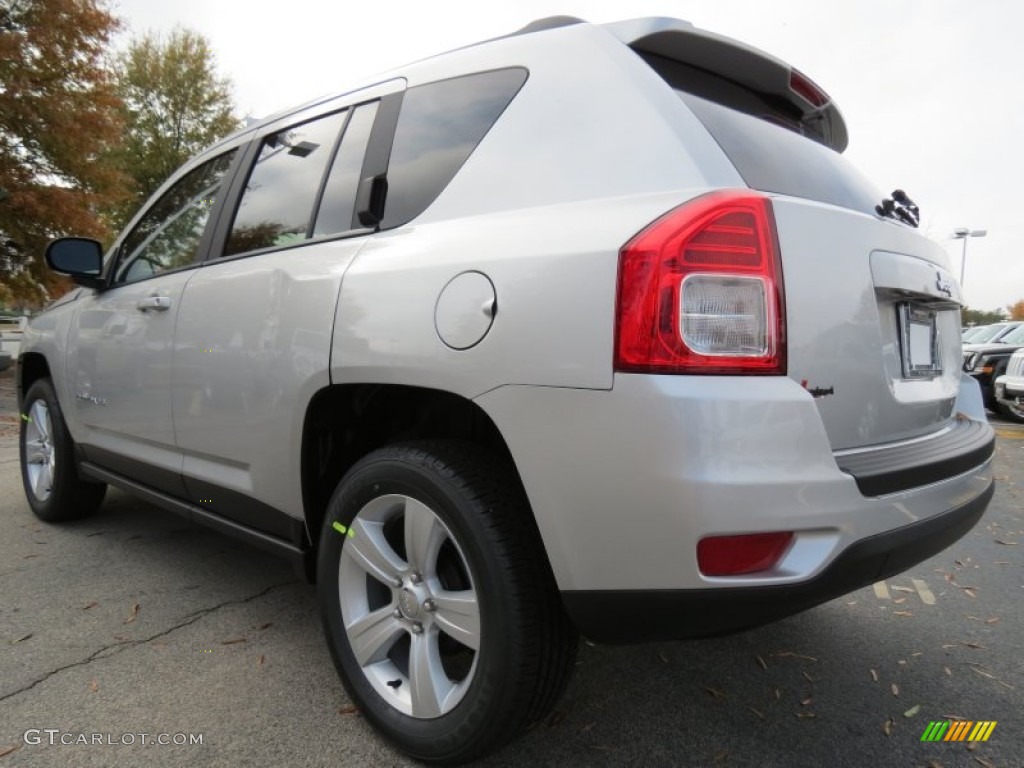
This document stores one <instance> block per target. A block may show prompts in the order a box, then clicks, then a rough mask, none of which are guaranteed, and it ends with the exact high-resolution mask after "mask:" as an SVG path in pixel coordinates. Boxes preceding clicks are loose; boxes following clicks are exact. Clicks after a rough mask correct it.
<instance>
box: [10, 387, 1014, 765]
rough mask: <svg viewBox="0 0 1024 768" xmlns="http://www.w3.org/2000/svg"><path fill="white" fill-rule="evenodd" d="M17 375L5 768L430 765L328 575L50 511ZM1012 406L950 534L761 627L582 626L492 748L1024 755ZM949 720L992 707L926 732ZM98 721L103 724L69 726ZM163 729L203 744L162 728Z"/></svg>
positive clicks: (513, 751)
mask: <svg viewBox="0 0 1024 768" xmlns="http://www.w3.org/2000/svg"><path fill="white" fill-rule="evenodd" d="M12 383H13V382H12V379H11V376H10V372H7V373H4V374H0V531H2V536H0V580H2V582H0V583H2V593H0V594H2V599H0V644H2V646H3V648H4V652H3V653H2V654H0V768H2V767H3V766H54V765H64V766H133V765H143V764H145V765H147V766H170V765H182V764H185V763H189V764H197V765H203V766H243V765H253V766H255V765H260V766H262V765H275V766H277V765H281V766H307V765H308V766H320V765H325V766H326V765H344V766H382V765H411V764H412V763H410V762H409V761H408V760H406V759H405V758H404V757H402V756H401V755H399V754H398V753H396V752H394V751H393V750H391V749H390V748H389V747H388V746H387V745H386V744H384V743H383V742H382V741H381V740H380V739H378V738H377V737H376V736H375V734H374V733H373V732H372V731H371V730H370V728H369V727H368V726H367V725H366V724H365V723H364V722H363V721H362V719H361V718H360V716H359V714H358V713H357V712H355V711H354V709H353V708H352V707H351V706H350V704H349V702H348V700H347V698H346V695H345V692H344V690H343V688H342V686H341V684H340V682H339V681H338V678H337V676H336V674H335V671H334V668H333V665H332V663H331V660H330V658H329V656H328V653H327V649H326V646H325V643H324V641H323V637H322V630H321V626H320V622H319V619H318V616H317V611H316V607H315V599H314V590H313V588H312V587H310V586H308V585H306V584H304V583H301V582H300V581H299V580H298V579H297V577H296V576H295V575H294V573H293V572H292V571H291V570H290V569H289V568H288V567H287V566H286V565H284V564H283V563H281V562H279V561H277V560H275V559H273V558H272V557H270V556H269V555H265V554H264V553H262V552H260V551H258V550H255V549H251V548H249V547H247V546H244V545H242V544H239V543H236V542H234V541H233V540H231V539H228V538H225V537H223V536H221V535H219V534H216V533H212V532H210V531H207V530H205V529H202V528H197V527H194V526H192V525H191V524H189V523H187V522H185V521H183V520H182V519H180V518H178V517H176V516H174V515H172V514H170V513H167V512H164V511H162V510H159V509H156V508H154V507H151V506H149V505H147V504H143V503H140V502H137V501H135V500H133V499H132V498H130V497H128V496H126V495H124V494H122V493H120V492H116V491H111V492H110V493H109V494H108V497H107V502H106V504H105V505H104V508H103V510H102V512H101V513H100V514H99V515H97V516H95V517H93V518H91V519H88V520H85V521H81V522H78V523H74V524H71V525H67V526H61V527H55V526H50V525H46V524H43V523H40V522H38V521H36V520H35V519H34V518H33V516H32V515H31V513H30V511H29V507H28V505H27V504H26V503H25V501H24V499H23V495H22V490H21V482H20V478H19V472H18V457H17V444H16V437H15V436H16V429H17V414H16V412H15V411H14V404H13V400H12ZM996 426H997V430H998V434H999V438H998V445H997V449H996V458H995V463H996V475H997V479H998V489H997V492H996V496H995V499H994V501H993V503H992V505H991V506H990V508H989V510H988V512H987V513H986V515H985V517H984V518H983V520H982V521H981V522H980V523H979V525H978V526H977V527H976V528H975V529H974V530H973V531H972V532H971V533H970V534H968V535H967V536H966V537H965V538H964V539H963V540H961V541H960V542H958V543H956V544H955V545H954V546H953V547H951V548H950V549H949V550H947V551H946V552H943V553H941V554H940V555H938V556H937V557H935V558H932V559H931V560H928V561H926V562H924V563H922V564H920V565H918V566H916V567H915V568H913V569H912V570H911V571H910V572H908V573H905V574H901V575H899V576H897V577H895V578H893V579H890V580H888V581H887V582H884V583H879V584H876V585H874V586H873V587H868V588H865V589H862V590H860V591H859V592H857V593H854V594H852V595H849V596H847V597H845V598H841V599H838V600H835V601H833V602H831V603H828V604H826V605H823V606H821V607H819V608H817V609H814V610H812V611H809V612H807V613H804V614H802V615H800V616H796V617H793V618H791V619H788V620H785V621H782V622H778V623H776V624H773V625H770V626H767V627H763V628H760V629H757V630H754V631H751V632H747V633H744V634H740V635H736V636H732V637H727V638H718V639H710V640H702V641H697V642H685V643H658V644H650V645H640V646H633V647H611V646H593V645H590V644H584V645H583V646H582V647H581V649H580V656H579V661H578V667H577V669H576V675H575V678H574V679H573V681H572V683H571V685H570V688H569V691H568V694H567V695H566V697H565V698H564V699H563V701H562V702H561V703H560V705H559V706H558V708H557V710H556V711H555V713H554V714H553V715H552V716H551V717H550V718H549V719H548V720H547V721H546V722H544V723H541V724H539V725H537V726H536V727H535V728H533V729H532V730H531V731H530V732H529V733H527V734H526V735H525V736H524V738H522V739H520V740H519V741H517V742H516V743H514V744H513V745H511V746H510V747H508V748H507V749H505V750H504V751H503V752H501V753H499V754H498V755H497V756H496V757H494V758H493V759H492V760H490V761H488V762H487V764H488V765H524V764H526V765H536V766H547V765H574V766H575V765H601V766H604V765H607V766H620V765H635V766H659V765H684V766H758V767H760V768H764V767H769V766H822V765H858V766H861V765H867V766H945V767H946V768H950V767H952V766H979V765H980V766H999V767H1000V768H1007V767H1011V766H1021V765H1024V757H1022V756H1024V718H1022V713H1024V664H1022V661H1021V658H1022V651H1024V621H1022V610H1021V605H1022V602H1024V427H1019V426H1016V425H1011V424H1008V423H1005V422H1002V421H1000V422H999V423H998V424H996ZM947 719H949V720H972V721H982V720H988V721H996V722H997V726H996V727H995V729H994V731H993V732H992V735H991V737H990V738H989V740H988V741H986V742H983V743H966V742H965V743H941V742H940V743H922V742H921V741H920V738H921V735H922V732H923V731H924V730H925V728H926V727H927V726H928V724H929V722H930V721H933V720H947ZM47 729H49V730H50V731H51V732H54V731H55V733H52V734H48V733H47V732H46V731H47ZM26 732H29V735H28V737H27V738H26V736H25V734H26ZM67 734H70V736H66V735H67ZM80 734H84V735H85V736H86V738H85V741H92V740H94V739H93V734H99V735H101V738H100V739H98V740H99V741H102V743H88V744H83V743H73V744H66V745H62V744H61V743H60V742H61V736H66V737H65V738H64V740H65V741H76V742H80V741H81V739H80V738H79V735H80ZM141 734H146V739H145V741H146V742H147V743H146V744H143V743H141V742H142V739H141V738H140V735H141ZM161 734H164V735H167V736H168V737H170V738H168V739H165V740H170V741H175V740H177V741H180V740H181V739H179V738H178V735H179V734H183V735H184V737H185V739H186V740H188V739H194V738H195V737H196V736H197V735H198V736H199V737H201V742H202V743H201V744H188V743H186V744H184V745H176V744H169V745H160V744H151V743H149V742H151V741H153V740H155V739H156V738H157V736H158V735H161ZM128 735H132V741H133V742H134V743H121V742H128V741H129V739H128V738H127V737H128ZM51 740H53V741H54V742H55V743H53V744H50V743H49V742H50V741H51ZM27 742H28V743H27ZM35 742H38V743H35ZM108 742H114V743H112V744H111V743H108Z"/></svg>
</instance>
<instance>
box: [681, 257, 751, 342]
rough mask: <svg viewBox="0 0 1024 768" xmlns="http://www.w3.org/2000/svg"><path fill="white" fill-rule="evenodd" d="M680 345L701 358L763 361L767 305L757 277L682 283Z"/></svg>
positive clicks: (715, 277) (691, 278)
mask: <svg viewBox="0 0 1024 768" xmlns="http://www.w3.org/2000/svg"><path fill="white" fill-rule="evenodd" d="M681 303H682V307H681V309H680V315H679V316H680V326H681V327H682V331H683V343H684V344H686V346H688V347H689V348H690V349H692V350H693V351H694V352H697V353H699V354H701V355H732V356H748V357H763V356H764V355H766V354H767V353H768V323H767V318H768V302H767V300H766V296H765V284H764V281H763V280H762V279H761V278H759V277H729V276H728V275H700V274H698V275H690V276H689V277H687V278H685V279H684V280H683V298H682V302H681Z"/></svg>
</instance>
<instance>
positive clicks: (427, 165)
mask: <svg viewBox="0 0 1024 768" xmlns="http://www.w3.org/2000/svg"><path fill="white" fill-rule="evenodd" d="M526 77H527V72H526V70H525V69H519V68H515V69H503V70H498V71H495V72H482V73H480V74H475V75H467V76H465V77H457V78H453V79H451V80H443V81H441V82H437V83H429V84H427V85H420V86H417V87H415V88H410V89H409V90H408V91H406V92H405V96H404V97H403V99H402V111H401V114H400V115H399V117H398V126H397V128H396V129H395V142H394V146H393V147H392V149H391V159H390V162H389V165H388V194H387V204H386V208H385V211H384V221H383V223H382V226H383V227H384V228H387V227H397V226H399V225H401V224H404V223H406V222H407V221H410V220H412V219H414V218H415V217H416V216H419V215H420V214H421V213H422V212H423V211H424V210H426V208H427V206H428V205H430V204H431V203H432V202H434V200H435V199H436V198H437V196H438V195H439V194H441V191H442V190H443V189H444V188H445V187H446V186H448V182H450V181H451V180H452V178H454V176H455V174H456V173H458V171H459V169H460V168H461V167H462V164H463V163H465V162H466V159H467V158H468V157H469V156H470V154H472V152H473V150H474V149H476V146H477V144H479V143H480V141H481V140H482V139H483V137H484V135H485V134H486V133H487V131H489V130H490V128H491V126H492V125H494V123H495V121H497V119H498V117H499V116H500V115H501V113H502V112H503V111H504V110H505V107H507V106H508V104H509V102H511V101H512V98H513V97H514V96H515V95H516V93H517V92H518V91H519V89H520V88H521V87H522V85H523V83H524V82H526Z"/></svg>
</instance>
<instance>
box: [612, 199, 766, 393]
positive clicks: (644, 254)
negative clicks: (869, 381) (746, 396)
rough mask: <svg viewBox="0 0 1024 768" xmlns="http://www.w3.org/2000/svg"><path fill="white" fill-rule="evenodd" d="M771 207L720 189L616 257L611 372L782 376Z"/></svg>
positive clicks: (690, 204)
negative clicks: (613, 369) (616, 279)
mask: <svg viewBox="0 0 1024 768" xmlns="http://www.w3.org/2000/svg"><path fill="white" fill-rule="evenodd" d="M783 306H784V303H783V296H782V266H781V263H780V261H779V248H778V238H777V236H776V233H775V219H774V216H773V214H772V207H771V201H770V200H769V199H768V198H767V197H765V196H764V195H761V194H758V193H755V192H751V191H750V190H723V191H719V192H712V193H710V194H708V195H704V196H703V197H699V198H697V199H695V200H691V201H690V202H688V203H685V204H684V205H681V206H680V207H678V208H676V209H675V210H673V211H670V212H669V213H667V214H666V215H665V216H662V217H661V218H660V219H658V220H657V221H655V222H654V223H653V224H651V225H650V226H649V227H647V229H645V230H643V231H642V232H641V233H640V234H638V235H637V236H636V237H634V238H633V239H632V240H630V241H629V242H628V243H627V244H626V245H625V246H624V247H623V249H622V251H621V253H620V255H619V285H618V301H617V307H616V329H615V330H616V339H615V369H616V370H617V371H630V372H646V373H718V374H783V373H785V367H786V363H785V316H784V313H783Z"/></svg>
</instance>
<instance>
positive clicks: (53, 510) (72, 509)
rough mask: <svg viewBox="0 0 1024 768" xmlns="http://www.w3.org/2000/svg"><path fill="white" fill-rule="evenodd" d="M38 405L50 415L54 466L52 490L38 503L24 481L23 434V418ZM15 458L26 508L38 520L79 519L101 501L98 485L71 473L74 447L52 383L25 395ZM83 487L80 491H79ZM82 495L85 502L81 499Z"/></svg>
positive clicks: (25, 424)
mask: <svg viewBox="0 0 1024 768" xmlns="http://www.w3.org/2000/svg"><path fill="white" fill-rule="evenodd" d="M38 401H42V402H44V403H45V404H46V407H47V409H48V410H49V413H50V429H51V431H52V433H53V434H52V435H51V439H52V442H53V450H54V454H55V455H56V458H57V465H56V467H55V468H54V473H53V487H52V489H51V490H50V496H49V498H47V499H46V501H40V500H39V499H38V498H37V497H36V495H35V493H34V492H33V491H32V488H31V485H30V483H29V479H28V466H27V463H26V444H25V434H26V431H27V429H28V421H27V420H26V419H27V418H31V417H30V414H31V412H32V406H33V404H35V403H36V402H38ZM18 454H19V457H20V464H21V482H22V485H23V487H24V489H25V496H26V498H27V499H28V503H29V506H30V507H31V508H32V511H33V512H34V513H35V515H36V517H38V518H39V519H40V520H45V521H47V522H58V521H62V520H71V519H74V518H77V517H81V516H83V515H85V514H88V513H89V512H91V511H92V509H93V508H95V506H96V505H97V504H98V503H99V500H98V499H97V495H99V498H100V499H101V498H102V493H101V490H100V489H102V488H103V486H102V485H100V484H92V483H90V484H85V483H82V482H81V481H80V480H79V478H78V473H77V471H76V469H75V444H74V441H73V440H72V439H71V435H70V433H69V432H68V429H67V425H66V424H65V422H64V413H63V411H62V410H61V407H60V403H59V402H58V401H57V393H56V391H55V390H54V388H53V382H51V381H50V380H49V379H39V380H37V381H36V382H34V383H33V384H32V386H30V387H29V389H28V391H27V392H26V393H25V399H24V403H23V410H22V420H21V430H20V432H19V436H18ZM83 486H84V487H83ZM86 495H88V496H89V498H84V497H85V496H86Z"/></svg>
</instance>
